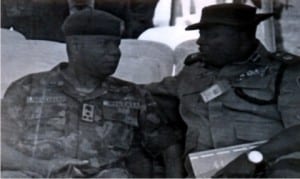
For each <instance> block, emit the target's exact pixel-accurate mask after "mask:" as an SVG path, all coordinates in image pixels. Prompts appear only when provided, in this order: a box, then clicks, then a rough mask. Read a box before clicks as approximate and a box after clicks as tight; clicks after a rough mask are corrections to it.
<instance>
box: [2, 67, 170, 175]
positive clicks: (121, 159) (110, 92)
mask: <svg viewBox="0 0 300 179" xmlns="http://www.w3.org/2000/svg"><path fill="white" fill-rule="evenodd" d="M66 65H67V64H60V65H59V66H57V67H55V68H54V69H53V70H51V71H49V72H43V73H38V74H33V75H29V76H26V77H24V78H22V79H20V80H18V81H16V82H14V83H13V84H12V85H11V86H10V87H9V89H8V90H7V92H6V94H5V96H4V99H3V102H2V105H3V110H2V139H3V140H4V141H6V142H7V144H8V145H10V146H13V147H14V148H15V149H17V150H18V151H20V152H22V153H23V154H26V155H27V156H31V157H35V158H38V159H44V160H50V159H55V158H63V157H69V158H77V159H80V160H89V162H90V164H89V167H86V168H82V169H80V171H81V172H82V173H83V174H85V175H84V176H85V177H111V176H114V177H124V176H129V174H128V173H127V171H126V164H125V160H126V157H127V156H128V154H129V153H130V152H131V150H132V149H138V148H140V147H141V146H143V148H144V149H146V150H147V151H148V152H149V153H150V154H152V155H157V154H158V153H159V152H161V151H162V150H164V149H165V148H166V147H168V146H169V145H171V144H172V143H173V142H174V140H175V139H174V140H173V139H172V136H171V135H168V134H169V133H168V129H167V128H165V127H164V125H163V121H162V120H160V118H159V117H158V115H157V111H156V104H155V102H153V100H152V98H151V96H150V95H149V94H148V93H147V92H146V91H144V90H141V89H139V88H136V86H135V85H133V84H131V83H129V82H124V81H121V80H118V79H115V78H112V77H108V78H107V79H106V80H104V81H103V83H102V84H101V86H100V87H98V88H97V89H95V91H94V92H92V93H91V94H88V95H82V94H80V93H79V92H77V91H76V90H75V89H74V87H73V86H72V85H71V83H70V82H69V81H70V80H69V79H67V78H66V77H65V75H64V73H63V70H62V69H64V68H65V66H66ZM167 136H168V138H167ZM137 141H141V142H140V143H138V142H137ZM3 167H5V166H3ZM114 171H116V172H117V173H123V174H124V175H121V176H120V175H107V173H109V172H114ZM65 175H67V174H66V173H65V172H64V173H62V174H61V175H58V176H59V177H61V176H65ZM56 177H57V176H56Z"/></svg>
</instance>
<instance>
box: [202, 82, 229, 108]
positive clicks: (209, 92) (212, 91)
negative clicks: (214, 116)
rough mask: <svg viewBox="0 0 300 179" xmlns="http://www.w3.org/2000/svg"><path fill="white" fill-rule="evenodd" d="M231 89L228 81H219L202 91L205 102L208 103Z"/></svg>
mask: <svg viewBox="0 0 300 179" xmlns="http://www.w3.org/2000/svg"><path fill="white" fill-rule="evenodd" d="M229 89H230V85H229V83H228V82H226V81H219V82H217V83H216V84H214V85H212V86H211V87H209V88H208V89H206V90H204V91H202V92H201V93H200V95H201V97H202V99H203V101H204V103H208V102H209V101H211V100H213V99H215V98H217V97H219V96H221V95H222V94H224V93H225V92H227V91H228V90H229Z"/></svg>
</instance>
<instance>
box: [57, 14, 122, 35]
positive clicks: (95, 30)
mask: <svg viewBox="0 0 300 179" xmlns="http://www.w3.org/2000/svg"><path fill="white" fill-rule="evenodd" d="M123 30H124V23H123V21H122V20H121V19H119V18H118V17H116V16H114V15H112V14H109V13H107V12H104V11H100V10H95V9H84V10H80V11H78V12H76V13H73V14H71V15H69V16H68V17H67V18H66V19H65V21H64V23H63V25H62V31H63V33H64V35H65V36H71V35H108V36H116V37H121V35H122V32H123Z"/></svg>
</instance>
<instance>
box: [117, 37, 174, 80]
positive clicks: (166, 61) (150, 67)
mask: <svg viewBox="0 0 300 179" xmlns="http://www.w3.org/2000/svg"><path fill="white" fill-rule="evenodd" d="M120 49H121V52H122V56H121V60H120V63H119V66H118V68H117V71H116V73H115V74H114V76H116V77H119V78H121V79H125V80H128V81H133V82H135V83H150V82H157V81H160V80H162V79H163V78H164V77H166V76H171V74H172V70H173V64H174V56H173V51H172V49H171V48H169V47H168V46H166V45H164V44H161V43H158V42H151V41H145V40H134V39H123V40H122V42H121V46H120Z"/></svg>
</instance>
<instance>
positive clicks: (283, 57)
mask: <svg viewBox="0 0 300 179" xmlns="http://www.w3.org/2000/svg"><path fill="white" fill-rule="evenodd" d="M273 55H274V56H275V59H277V60H279V61H282V62H283V63H286V64H293V63H296V62H298V63H299V62H300V57H298V56H296V55H293V54H290V53H287V52H275V53H274V54H273Z"/></svg>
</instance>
